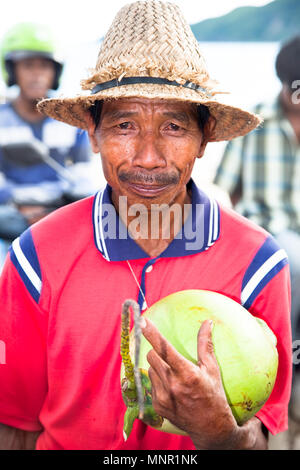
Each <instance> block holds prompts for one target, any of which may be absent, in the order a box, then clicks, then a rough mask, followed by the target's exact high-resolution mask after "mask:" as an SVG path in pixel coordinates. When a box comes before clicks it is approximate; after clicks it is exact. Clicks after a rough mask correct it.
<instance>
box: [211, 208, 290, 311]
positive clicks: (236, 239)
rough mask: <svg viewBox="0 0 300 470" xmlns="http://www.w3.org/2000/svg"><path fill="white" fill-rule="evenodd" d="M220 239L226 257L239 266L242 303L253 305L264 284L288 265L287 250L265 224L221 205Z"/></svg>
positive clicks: (245, 305)
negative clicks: (261, 224) (260, 224)
mask: <svg viewBox="0 0 300 470" xmlns="http://www.w3.org/2000/svg"><path fill="white" fill-rule="evenodd" d="M220 211H221V217H220V219H221V230H220V240H222V242H223V243H221V246H223V252H224V256H226V255H227V257H230V259H231V260H232V264H234V263H235V261H236V265H237V266H238V269H239V272H240V275H241V276H240V279H241V303H242V305H243V306H244V307H246V308H249V307H250V306H251V305H252V304H253V302H254V300H255V299H256V298H257V297H258V295H259V294H260V292H262V291H263V289H264V287H265V286H266V285H267V284H269V283H270V282H271V281H272V279H273V278H275V276H276V275H277V274H278V273H279V272H280V271H282V270H283V269H284V268H285V267H286V266H287V265H288V257H287V254H286V252H285V250H284V249H282V248H281V246H280V245H279V244H278V242H277V241H276V240H275V239H274V237H273V236H272V235H271V234H270V233H269V232H267V231H266V230H265V229H263V228H262V227H260V226H258V225H257V224H255V223H254V222H251V221H250V220H248V219H246V218H245V217H243V216H241V215H240V214H238V213H236V212H235V211H234V210H232V209H229V208H227V207H223V206H220Z"/></svg>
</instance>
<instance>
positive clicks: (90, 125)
mask: <svg viewBox="0 0 300 470" xmlns="http://www.w3.org/2000/svg"><path fill="white" fill-rule="evenodd" d="M84 117H85V122H86V126H87V132H88V135H89V139H90V144H91V148H92V151H93V152H94V153H99V152H100V149H99V145H98V139H97V135H96V132H95V131H96V129H95V123H94V120H93V118H92V116H91V114H90V113H89V112H88V111H86V113H85V116H84Z"/></svg>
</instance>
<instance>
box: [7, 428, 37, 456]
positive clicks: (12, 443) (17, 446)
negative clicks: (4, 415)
mask: <svg viewBox="0 0 300 470" xmlns="http://www.w3.org/2000/svg"><path fill="white" fill-rule="evenodd" d="M39 435H40V431H36V432H31V431H23V430H22V429H17V428H13V427H11V426H6V425H5V424H0V450H34V449H35V444H36V440H37V438H38V437H39Z"/></svg>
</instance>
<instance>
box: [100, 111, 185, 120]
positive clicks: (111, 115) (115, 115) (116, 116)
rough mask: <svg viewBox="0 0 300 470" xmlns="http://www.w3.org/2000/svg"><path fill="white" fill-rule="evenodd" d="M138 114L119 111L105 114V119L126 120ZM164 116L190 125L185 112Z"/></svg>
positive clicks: (169, 112) (171, 112)
mask: <svg viewBox="0 0 300 470" xmlns="http://www.w3.org/2000/svg"><path fill="white" fill-rule="evenodd" d="M137 114H138V113H136V112H135V111H119V110H118V109H115V110H112V111H108V112H106V113H105V117H106V118H108V119H112V120H117V119H124V118H128V117H132V116H136V115H137ZM162 115H163V116H165V117H167V118H171V119H176V120H177V121H180V122H185V123H189V122H190V119H189V116H188V115H187V113H185V112H174V111H165V112H163V113H162Z"/></svg>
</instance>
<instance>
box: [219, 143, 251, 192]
mask: <svg viewBox="0 0 300 470" xmlns="http://www.w3.org/2000/svg"><path fill="white" fill-rule="evenodd" d="M244 145H245V138H244V137H239V138H237V139H234V140H231V141H230V142H228V144H227V145H226V147H225V151H224V155H223V157H222V160H221V162H220V165H219V167H218V168H217V171H216V175H215V178H214V184H216V185H217V186H220V187H221V188H222V189H223V190H224V191H226V192H227V193H228V194H230V195H232V194H233V193H234V192H235V191H236V190H237V188H238V187H239V184H240V180H241V173H242V159H243V148H244Z"/></svg>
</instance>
